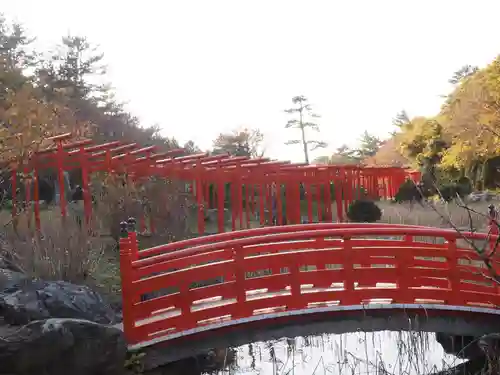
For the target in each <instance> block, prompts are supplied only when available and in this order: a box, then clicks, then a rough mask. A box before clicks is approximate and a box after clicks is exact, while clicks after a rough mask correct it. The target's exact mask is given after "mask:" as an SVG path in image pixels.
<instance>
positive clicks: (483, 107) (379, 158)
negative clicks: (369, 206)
mask: <svg viewBox="0 0 500 375" xmlns="http://www.w3.org/2000/svg"><path fill="white" fill-rule="evenodd" d="M449 82H450V83H451V84H453V85H454V88H453V90H452V91H451V92H450V93H449V94H448V95H447V96H446V97H445V100H444V102H443V104H442V106H441V110H440V111H439V113H436V115H435V116H433V117H422V116H416V117H413V118H410V117H409V116H408V114H407V113H406V112H404V111H402V112H401V113H399V114H398V115H397V116H396V118H395V119H394V121H393V124H394V126H395V128H396V131H395V133H394V134H393V135H392V137H391V138H390V139H389V140H388V141H386V143H385V144H384V145H383V146H382V147H381V148H380V150H379V151H378V152H377V153H376V155H375V156H374V157H373V158H372V159H369V160H368V161H369V163H370V164H386V165H387V164H391V165H401V163H404V161H405V160H407V161H408V162H409V164H411V165H412V166H414V167H417V168H419V169H421V170H423V171H424V172H426V173H427V174H428V175H430V176H432V177H433V178H435V179H436V180H448V179H451V178H457V177H462V176H466V177H469V178H470V179H471V180H473V181H474V182H475V183H476V186H477V187H478V188H482V187H483V185H484V186H485V187H489V188H496V187H497V186H498V183H500V173H499V172H498V167H499V166H500V158H499V156H500V143H499V140H500V112H499V110H500V57H497V58H496V59H495V60H494V61H492V62H491V63H490V64H489V65H487V66H486V67H484V68H482V69H479V68H477V67H472V66H469V65H467V66H464V67H462V68H461V69H459V70H458V71H457V72H455V73H454V74H453V76H452V78H451V79H450V80H449Z"/></svg>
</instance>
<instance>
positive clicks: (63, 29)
mask: <svg viewBox="0 0 500 375" xmlns="http://www.w3.org/2000/svg"><path fill="white" fill-rule="evenodd" d="M72 4H73V5H72ZM0 12H3V13H4V14H5V15H6V16H7V17H8V18H11V19H15V20H17V21H20V22H22V23H23V24H24V25H25V26H26V27H27V28H28V30H29V31H30V33H31V35H33V36H36V37H37V38H38V43H40V44H43V45H44V46H52V45H53V44H55V43H57V42H58V41H59V40H60V37H61V36H62V35H65V34H67V33H68V32H70V33H71V34H73V35H84V36H87V37H88V38H89V39H90V41H91V42H93V43H96V44H99V45H100V47H101V51H102V52H104V53H105V59H106V63H107V64H108V65H109V75H108V77H109V80H110V81H111V82H112V84H113V86H114V87H115V89H116V91H117V94H118V97H119V98H120V99H122V100H125V101H127V102H128V103H129V104H128V109H129V110H130V111H132V112H133V113H134V114H135V115H137V116H138V117H139V118H140V119H141V121H142V123H143V124H145V125H147V124H153V123H158V124H160V125H161V127H162V128H163V130H164V133H165V134H168V135H170V136H175V137H176V138H178V139H179V140H181V141H186V140H189V139H192V140H194V141H195V142H196V143H197V144H199V145H200V146H201V147H202V148H209V147H210V145H211V141H212V139H214V138H215V137H216V135H217V134H218V133H220V132H223V131H227V130H230V129H232V128H235V127H238V126H249V127H258V128H260V129H262V130H263V131H264V133H265V135H266V136H267V142H266V143H267V149H268V153H269V154H270V155H271V156H272V157H276V158H280V159H292V160H294V161H298V160H301V159H302V155H301V150H300V146H285V145H283V143H284V141H286V140H288V139H292V138H296V137H298V136H299V134H298V131H297V133H294V131H293V130H284V125H285V123H286V121H287V115H285V114H284V113H283V109H285V108H287V107H288V106H289V105H290V99H291V97H292V96H295V95H305V96H307V97H308V98H309V99H310V101H311V103H313V104H314V106H315V110H316V112H318V113H319V114H321V115H322V118H321V119H320V121H319V122H320V125H321V127H322V132H321V134H320V135H318V136H320V137H321V138H322V139H324V140H326V141H328V142H329V144H330V147H329V149H328V150H326V151H319V152H317V153H315V154H314V155H313V156H318V155H320V154H328V153H330V152H331V150H333V149H334V148H335V147H338V146H340V145H341V144H342V143H349V144H354V143H355V141H356V140H357V138H358V137H359V135H360V134H361V133H362V132H363V131H364V130H365V129H367V130H368V131H370V132H372V133H375V134H377V135H380V136H386V134H387V133H388V132H389V131H390V130H392V127H391V119H392V118H393V117H394V115H395V114H396V113H397V112H398V111H400V110H401V109H406V110H407V111H408V112H409V113H410V115H420V114H422V115H432V114H434V113H435V112H436V111H438V109H439V106H440V104H441V102H442V99H441V98H440V95H442V94H446V93H447V92H448V91H449V89H450V87H449V85H448V83H447V81H448V79H449V78H450V77H451V75H452V73H453V72H454V71H455V70H457V69H458V68H460V67H461V66H462V65H464V64H473V65H480V66H483V65H485V64H486V63H488V62H489V61H491V60H492V59H493V58H494V57H495V56H496V55H497V54H499V53H500V39H499V38H498V15H499V14H500V1H498V0H491V1H489V0H475V1H472V0H470V1H462V0H418V1H410V0H377V1H374V0H346V1H340V0H323V1H321V0H318V1H315V0H303V1H296V0H262V1H261V0H253V1H243V0H210V1H208V0H177V1H172V0H163V1H159V0H157V1H153V0H143V1H130V2H127V1H123V0H122V1H118V0H100V1H96V0H87V1H82V2H76V1H68V0H66V1H62V0H2V1H1V2H0ZM314 136H316V134H314Z"/></svg>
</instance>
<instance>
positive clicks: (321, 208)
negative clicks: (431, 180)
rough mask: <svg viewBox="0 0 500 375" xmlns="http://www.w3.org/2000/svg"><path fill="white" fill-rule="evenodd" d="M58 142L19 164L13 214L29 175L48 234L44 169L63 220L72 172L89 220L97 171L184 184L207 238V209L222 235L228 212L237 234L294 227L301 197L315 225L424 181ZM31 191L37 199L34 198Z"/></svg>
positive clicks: (400, 174)
mask: <svg viewBox="0 0 500 375" xmlns="http://www.w3.org/2000/svg"><path fill="white" fill-rule="evenodd" d="M50 139H51V140H52V141H53V142H54V146H52V147H49V148H47V149H44V150H41V151H38V152H36V153H34V154H33V155H32V156H31V158H30V159H29V161H28V162H26V163H23V166H22V167H17V168H16V167H15V166H14V165H12V166H11V174H12V175H11V180H12V197H13V199H12V202H13V205H12V215H16V213H17V212H18V209H19V208H18V207H17V205H16V203H15V202H16V190H17V187H18V185H17V183H18V182H17V175H18V173H19V172H22V173H23V175H24V176H25V178H24V179H23V182H22V183H23V184H25V187H26V189H25V191H26V194H27V196H26V197H25V198H26V200H27V201H30V200H31V198H32V199H33V201H34V204H33V211H34V216H35V224H36V227H37V228H40V203H39V196H38V195H39V190H38V176H39V172H40V171H42V170H45V169H48V168H51V169H55V170H56V171H57V172H56V173H57V183H58V185H59V192H60V210H61V215H62V216H63V217H64V216H66V215H67V203H68V197H65V194H64V192H65V188H64V172H65V171H71V170H75V169H80V170H81V173H82V189H83V203H84V213H85V218H86V219H87V220H89V219H90V217H91V214H92V196H91V192H90V185H89V182H90V176H91V174H92V173H96V172H106V173H110V174H118V175H120V174H122V175H123V174H125V175H126V176H127V178H130V180H132V181H134V182H136V183H141V182H144V181H146V180H147V179H148V178H150V177H153V176H155V177H157V178H165V179H170V180H177V181H183V182H185V183H186V186H188V189H189V192H191V193H192V194H193V196H194V200H195V202H196V205H197V208H198V210H197V215H198V218H197V221H198V233H199V234H203V233H204V232H205V217H206V216H205V215H206V210H207V209H217V211H218V212H217V222H218V225H217V226H218V232H224V231H225V218H224V211H225V209H229V210H230V211H231V217H232V227H233V230H235V229H236V224H237V221H239V227H240V228H241V227H244V225H245V222H246V224H248V222H249V220H250V216H251V215H255V214H257V215H258V218H259V220H260V224H261V225H264V224H265V223H266V222H267V223H269V222H271V216H272V214H273V211H274V214H275V216H276V222H275V224H278V225H279V224H282V220H283V217H284V216H285V217H286V221H287V223H289V224H298V223H300V222H301V219H302V216H304V215H303V213H302V212H301V204H300V201H301V199H302V201H305V202H306V203H304V206H307V208H306V211H307V218H308V221H309V222H313V217H316V218H319V221H321V220H323V221H327V222H332V221H337V222H343V221H345V220H346V217H345V213H346V211H347V208H348V205H349V204H350V203H351V202H352V201H353V200H354V199H356V197H357V194H356V192H357V191H359V189H361V188H363V189H364V191H365V194H366V196H368V197H369V198H373V199H376V198H382V199H390V198H393V197H394V196H395V194H396V192H397V189H398V188H399V186H400V185H401V184H402V183H403V182H404V181H405V180H406V179H408V178H411V179H412V180H414V181H418V180H419V179H420V173H419V172H415V171H410V170H408V169H404V168H399V167H364V166H354V165H306V164H297V163H290V162H288V161H275V160H270V159H268V158H258V159H250V158H248V157H231V156H229V155H227V154H222V155H209V154H208V153H199V154H193V155H187V156H181V155H183V154H184V153H185V150H183V149H174V150H170V151H167V152H157V148H156V147H155V146H148V147H141V146H140V145H138V144H136V143H125V144H123V143H122V142H119V141H114V142H108V143H104V144H98V145H94V144H92V141H91V140H79V141H76V142H72V141H71V139H72V135H71V134H70V133H67V134H62V135H59V136H56V137H52V138H50ZM18 169H21V170H18ZM277 186H281V193H280V194H277V193H276V192H277V191H278V190H279V189H277V188H276V187H277ZM31 187H32V188H33V197H30V196H29V194H30V193H29V192H30V191H31ZM337 187H338V188H337ZM228 193H229V194H228ZM227 195H229V197H227ZM227 198H229V200H228V199H227ZM228 202H229V204H227V203H228ZM244 202H248V204H246V203H244ZM332 203H336V207H335V209H332V207H333V205H332ZM28 207H32V206H31V205H28ZM285 210H286V213H284V211H285ZM332 211H336V212H332ZM334 213H335V216H334ZM149 224H150V225H149V228H150V230H151V231H152V232H154V230H155V229H154V228H155V226H154V223H152V222H151V223H149ZM143 225H144V224H143Z"/></svg>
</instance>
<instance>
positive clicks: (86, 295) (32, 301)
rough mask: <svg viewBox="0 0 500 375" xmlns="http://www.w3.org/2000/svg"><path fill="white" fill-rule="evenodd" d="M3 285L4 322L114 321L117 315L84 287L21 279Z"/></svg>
mask: <svg viewBox="0 0 500 375" xmlns="http://www.w3.org/2000/svg"><path fill="white" fill-rule="evenodd" d="M14 276H15V277H21V276H19V275H17V274H16V275H14ZM7 285H8V286H10V288H8V289H7V290H6V291H5V292H3V293H0V316H3V318H4V320H5V322H6V323H8V324H13V325H23V324H27V323H28V322H30V321H34V320H44V319H49V318H72V319H83V320H89V321H92V322H96V323H100V324H115V323H118V322H119V321H120V318H121V317H120V316H119V315H118V314H117V313H116V312H115V311H114V310H113V309H112V308H111V306H110V305H109V304H107V303H106V302H105V301H104V300H103V298H102V297H101V296H100V295H99V294H98V293H96V292H94V291H93V290H91V289H90V288H88V287H86V286H80V285H74V284H71V283H67V282H64V281H42V280H25V279H23V280H22V281H21V282H17V281H16V280H13V281H12V282H11V283H10V284H9V283H7Z"/></svg>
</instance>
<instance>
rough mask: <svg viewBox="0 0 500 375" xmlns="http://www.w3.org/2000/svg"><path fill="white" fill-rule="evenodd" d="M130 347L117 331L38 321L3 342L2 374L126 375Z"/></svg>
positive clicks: (83, 323)
mask: <svg viewBox="0 0 500 375" xmlns="http://www.w3.org/2000/svg"><path fill="white" fill-rule="evenodd" d="M126 352H127V348H126V343H125V340H124V338H123V335H122V332H121V331H120V330H118V329H116V328H112V327H109V326H105V325H101V324H97V323H92V322H89V321H84V320H74V319H48V320H43V321H34V322H31V323H29V324H28V325H26V326H24V327H22V328H21V329H18V330H17V331H15V332H14V333H10V334H9V335H8V336H5V337H2V338H1V339H0V374H2V375H3V374H16V375H68V374H71V375H115V374H116V375H118V374H123V366H124V363H125V358H126Z"/></svg>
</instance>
